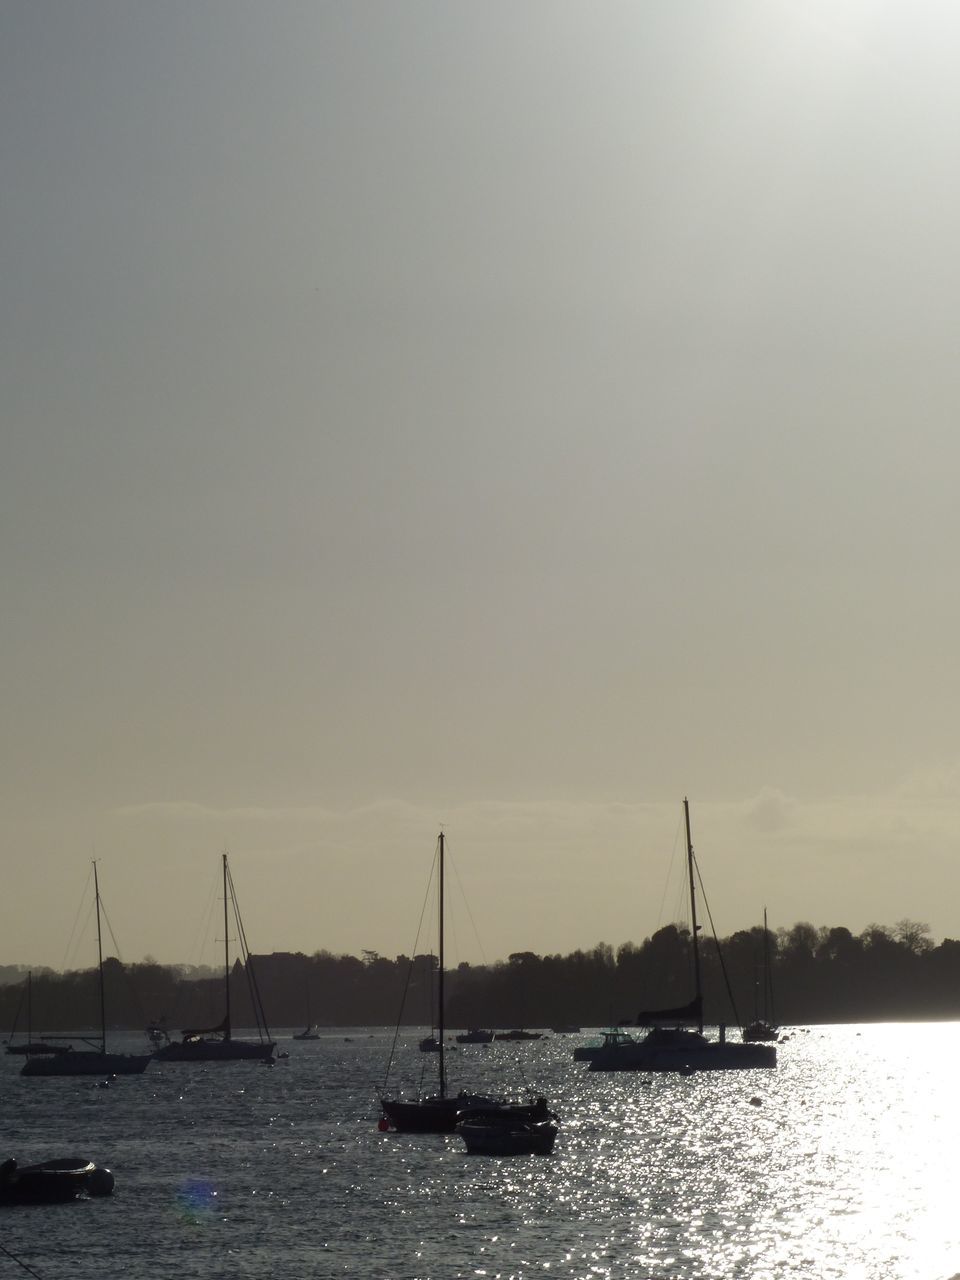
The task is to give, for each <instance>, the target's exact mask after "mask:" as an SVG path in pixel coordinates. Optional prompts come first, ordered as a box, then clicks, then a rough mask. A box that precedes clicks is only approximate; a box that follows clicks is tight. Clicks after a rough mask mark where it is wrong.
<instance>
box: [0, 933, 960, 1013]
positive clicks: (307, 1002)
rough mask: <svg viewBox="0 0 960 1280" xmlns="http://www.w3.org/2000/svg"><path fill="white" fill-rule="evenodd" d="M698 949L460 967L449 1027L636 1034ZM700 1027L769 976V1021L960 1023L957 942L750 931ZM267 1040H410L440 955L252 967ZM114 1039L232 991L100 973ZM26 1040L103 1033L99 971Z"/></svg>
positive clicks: (713, 967)
mask: <svg viewBox="0 0 960 1280" xmlns="http://www.w3.org/2000/svg"><path fill="white" fill-rule="evenodd" d="M692 951H693V948H692V939H691V936H690V932H689V929H688V928H687V927H685V926H683V925H667V926H666V927H665V928H662V929H659V930H657V932H656V933H654V934H653V935H652V936H651V937H649V938H645V939H644V940H643V942H642V943H639V944H635V943H624V944H623V945H622V946H620V947H619V948H617V949H616V950H614V949H613V948H612V947H610V946H608V945H607V944H606V943H599V944H598V945H597V946H595V947H593V948H592V949H591V950H588V951H574V952H572V953H570V954H569V955H546V956H540V955H537V954H536V953H534V952H532V951H519V952H514V953H513V954H512V955H511V956H509V958H508V959H507V960H505V961H500V962H498V963H495V964H490V965H471V964H468V963H463V964H460V965H459V966H458V967H457V968H456V969H453V970H450V971H449V972H447V973H446V974H445V989H446V1001H445V1023H446V1026H447V1027H449V1028H451V1029H452V1028H465V1027H501V1028H503V1027H551V1026H560V1025H568V1024H576V1025H580V1026H606V1025H612V1024H614V1023H617V1022H624V1023H630V1022H632V1021H634V1020H635V1018H636V1015H637V1012H638V1011H639V1010H641V1009H654V1008H657V1007H668V1006H671V1005H680V1004H685V1003H687V1002H688V1001H689V1000H690V999H691V996H692V994H693V988H692ZM700 959H701V971H702V979H703V991H704V1014H705V1018H706V1020H707V1021H708V1022H726V1023H728V1024H731V1025H732V1024H736V1023H737V1022H740V1023H745V1022H748V1021H750V1020H751V1019H752V1018H753V1017H754V1016H756V1015H757V1013H759V1012H760V1011H761V1010H760V1008H759V1001H760V997H761V994H762V991H763V988H764V972H765V970H764V964H765V960H767V959H768V961H769V972H770V979H771V981H770V986H771V987H772V991H773V997H774V1007H773V1009H772V1010H770V1012H771V1014H772V1016H773V1017H774V1018H775V1019H776V1020H777V1021H779V1022H780V1023H782V1024H784V1025H796V1024H802V1023H827V1022H869V1021H900V1020H909V1019H918V1020H920V1019H949V1018H957V1017H960V942H958V941H955V940H953V939H950V938H947V939H944V941H943V942H941V943H940V944H939V945H934V943H933V941H932V940H931V938H930V933H929V929H928V927H927V926H926V925H924V924H919V923H917V922H915V921H910V920H901V921H899V922H898V923H897V924H896V925H895V926H893V927H888V926H883V925H870V926H869V927H868V928H866V929H865V930H863V932H861V933H859V934H853V933H851V931H850V930H849V929H846V928H843V927H840V926H835V927H829V928H828V927H819V928H818V927H815V926H814V925H812V924H808V923H800V924H795V925H793V927H792V928H790V929H780V930H777V931H776V932H774V931H767V932H766V933H765V932H764V930H763V929H762V928H760V927H756V928H753V929H750V930H742V931H740V932H737V933H734V934H732V935H731V936H729V937H727V938H725V939H722V940H720V941H719V942H718V943H716V944H715V943H714V941H713V940H711V939H709V938H705V937H703V935H701V937H700ZM250 963H252V964H253V965H254V967H255V971H256V980H257V985H258V987H259V990H260V993H261V996H262V997H263V1002H264V1006H265V1009H266V1012H267V1017H268V1020H269V1022H270V1025H271V1026H272V1027H285V1026H301V1025H306V1024H307V1023H311V1022H313V1023H318V1024H319V1025H321V1026H369V1025H372V1026H383V1025H392V1024H394V1023H396V1022H398V1021H399V1022H401V1023H402V1024H404V1025H408V1026H419V1025H430V1024H434V1023H435V1022H436V1005H435V993H436V985H437V984H436V980H435V979H436V968H437V960H436V957H434V956H432V955H418V956H415V957H413V958H412V959H411V958H410V957H407V956H397V957H395V958H394V959H393V960H390V959H387V958H385V957H383V956H380V955H378V954H377V953H376V952H373V951H365V952H364V953H363V954H362V955H361V956H359V957H358V956H351V955H332V954H331V953H329V952H327V951H318V952H316V953H315V954H313V955H309V956H308V955H305V954H303V953H299V952H297V953H289V952H275V953H273V954H272V955H262V956H254V957H252V959H251V961H250ZM7 976H9V977H15V976H19V977H20V978H21V981H19V982H11V983H10V984H9V985H6V986H3V987H0V1028H3V1029H4V1030H5V1032H6V1034H7V1035H9V1034H10V1032H11V1031H12V1030H13V1029H14V1026H16V1031H17V1034H18V1036H19V1035H21V1034H26V1010H25V978H26V973H25V971H23V970H21V971H20V973H19V975H17V974H16V973H15V972H11V971H10V969H9V967H8V970H7ZM245 979H246V975H245V974H244V969H243V965H242V964H241V962H240V961H239V960H238V961H237V962H236V963H235V965H234V967H233V970H232V972H231V975H230V1000H231V1008H232V1012H233V1023H234V1025H235V1026H249V1025H251V1024H252V1023H253V1022H254V1018H253V1012H252V1005H251V1002H250V997H249V993H248V983H247V981H246V980H245ZM104 988H105V998H106V1007H107V1018H108V1022H109V1024H110V1026H111V1027H114V1028H118V1029H128V1030H136V1029H140V1028H143V1027H145V1026H146V1025H147V1024H148V1023H150V1022H153V1021H157V1020H161V1019H162V1020H164V1022H165V1023H166V1025H167V1026H168V1027H169V1028H170V1030H171V1032H174V1031H176V1030H179V1029H182V1028H184V1027H204V1026H210V1027H212V1026H215V1025H217V1024H218V1023H219V1022H220V1021H221V1019H222V1018H223V1013H224V1001H225V994H226V993H225V990H224V977H223V975H222V974H220V975H219V976H214V975H212V974H211V973H210V972H209V971H200V972H198V971H196V970H190V969H187V968H184V967H180V966H168V965H160V964H156V963H154V962H152V961H145V962H143V963H140V964H128V965H124V964H122V963H121V962H120V961H119V960H116V959H108V960H105V961H104ZM30 1007H31V1011H32V1015H31V1016H32V1028H31V1029H32V1032H33V1034H34V1035H37V1034H40V1033H41V1032H43V1031H49V1032H55V1031H75V1030H82V1029H87V1028H91V1027H94V1026H97V1025H98V1024H99V1016H100V1015H99V1009H100V1004H99V986H98V982H97V973H96V970H71V971H68V972H65V973H57V972H54V971H52V970H43V971H41V972H36V971H35V972H34V974H33V978H32V985H31V1001H30Z"/></svg>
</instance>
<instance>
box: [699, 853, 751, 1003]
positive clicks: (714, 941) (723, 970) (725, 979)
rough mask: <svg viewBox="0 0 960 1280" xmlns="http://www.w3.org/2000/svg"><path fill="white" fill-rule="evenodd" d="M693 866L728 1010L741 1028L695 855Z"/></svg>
mask: <svg viewBox="0 0 960 1280" xmlns="http://www.w3.org/2000/svg"><path fill="white" fill-rule="evenodd" d="M693 865H694V869H695V870H696V873H697V884H699V886H700V897H701V898H702V899H703V905H704V907H706V910H707V919H708V920H709V921H710V932H711V933H712V934H713V944H714V946H715V947H716V948H717V959H718V960H719V961H720V972H721V973H722V974H723V984H724V986H725V987H726V989H727V998H728V999H729V1001H730V1008H731V1009H732V1010H733V1017H734V1021H735V1022H736V1024H737V1026H738V1027H742V1026H743V1023H742V1022H741V1021H740V1014H739V1013H738V1012H737V1002H736V1000H734V998H733V987H732V986H731V985H730V975H729V974H728V973H727V966H726V964H725V963H724V959H723V952H722V951H721V950H720V939H719V938H718V937H717V927H716V925H715V924H714V923H713V912H712V911H711V910H710V903H709V902H708V901H707V891H706V889H704V887H703V876H702V875H701V874H700V864H699V863H698V862H697V855H696V854H694V855H693Z"/></svg>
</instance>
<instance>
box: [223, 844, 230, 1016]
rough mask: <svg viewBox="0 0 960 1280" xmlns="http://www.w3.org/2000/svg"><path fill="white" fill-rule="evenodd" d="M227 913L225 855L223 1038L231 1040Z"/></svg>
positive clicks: (224, 858) (225, 862) (224, 860)
mask: <svg viewBox="0 0 960 1280" xmlns="http://www.w3.org/2000/svg"><path fill="white" fill-rule="evenodd" d="M229 923H230V922H229V916H228V912H227V855H226V854H224V855H223V988H224V995H225V997H226V1010H227V1016H226V1017H225V1018H224V1020H223V1033H224V1034H223V1038H224V1039H225V1040H229V1039H230V928H229Z"/></svg>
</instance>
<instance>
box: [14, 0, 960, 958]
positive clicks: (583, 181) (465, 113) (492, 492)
mask: <svg viewBox="0 0 960 1280" xmlns="http://www.w3.org/2000/svg"><path fill="white" fill-rule="evenodd" d="M958 52H960V8H958V7H957V6H956V4H955V3H953V2H952V0H943V2H942V3H933V2H930V0H920V2H919V3H918V2H917V0H911V2H910V3H907V0H894V2H893V3H883V2H882V0H803V3H800V2H799V0H797V2H796V3H792V2H789V0H755V2H753V0H730V2H728V3H721V2H720V0H658V2H655V0H631V2H630V3H599V4H598V3H593V2H592V0H591V2H588V0H583V2H581V3H564V2H562V0H523V3H519V4H518V3H516V0H501V2H498V0H492V2H491V0H482V2H480V0H476V2H474V3H470V4H468V3H457V2H456V0H435V2H430V0H404V2H403V3H374V2H373V0H361V2H358V3H350V2H347V0H341V2H340V3H320V2H319V0H316V2H308V0H300V2H298V3H293V2H291V0H279V2H277V0H271V3H270V4H263V3H256V4H255V3H250V2H244V0H203V2H201V3H197V2H196V0H183V2H180V0H164V3H155V2H154V0H139V2H138V0H113V2H108V0H84V3H83V4H77V3H74V0H60V2H58V3H55V2H52V0H0V387H2V396H0V421H2V467H0V521H2V523H0V574H2V579H0V581H2V609H0V679H2V690H3V700H2V709H3V711H2V717H0V788H2V803H0V841H2V850H3V875H4V894H3V904H4V906H3V912H2V921H0V962H6V963H13V962H21V963H24V964H52V965H56V966H58V967H59V966H60V965H61V964H62V963H63V962H64V960H65V949H66V947H67V942H68V937H69V933H70V928H71V923H72V921H73V919H74V916H75V914H76V909H77V904H78V902H79V899H80V895H81V891H82V888H83V885H84V882H85V881H86V878H87V874H88V870H89V860H90V858H91V857H93V856H94V855H96V856H97V857H98V858H100V859H101V883H102V888H103V893H104V898H105V900H106V902H107V905H108V910H109V913H110V919H111V921H112V924H113V926H114V929H115V932H116V934H117V938H118V941H119V943H120V947H121V953H122V954H123V956H124V958H125V959H128V960H136V959H139V958H141V957H142V956H144V955H145V954H151V955H153V956H155V957H156V958H157V959H160V960H163V961H185V962H201V961H205V960H209V959H211V958H212V956H207V955H204V954H200V953H199V950H198V943H197V938H198V931H199V929H200V925H201V921H202V918H203V912H204V905H205V902H206V899H207V897H208V895H209V892H210V885H211V882H212V881H213V880H214V879H215V877H216V875H217V867H218V860H219V855H220V853H221V851H223V850H225V849H226V850H229V851H230V855H231V865H232V867H233V872H234V878H235V880H236V883H237V889H238V893H239V894H240V900H241V906H242V907H243V909H244V916H245V923H246V927H247V933H248V937H249V940H250V942H251V945H252V946H253V948H254V949H255V950H258V951H270V950H303V951H307V952H312V951H314V950H317V949H319V948H327V949H329V950H332V951H335V952H341V951H346V952H352V953H355V954H357V953H359V951H360V949H361V948H370V949H375V950H377V951H380V952H381V953H383V954H386V955H389V956H393V955H395V954H397V953H398V952H408V951H409V950H410V948H411V947H412V945H413V941H414V936H415V931H416V923H417V918H418V914H419V910H420V905H421V902H422V899H423V894H424V890H425V887H426V880H427V875H428V872H429V867H430V862H431V859H432V856H433V850H434V846H435V841H436V835H437V831H438V829H439V827H440V824H441V823H442V824H443V825H444V826H445V829H446V831H447V835H448V840H449V844H448V848H449V850H450V852H451V854H452V855H453V857H454V859H455V862H456V866H457V868H458V870H459V876H460V879H461V881H462V883H463V886H464V889H465V892H466V896H467V899H468V901H469V904H470V910H471V912H472V914H473V918H474V920H475V922H476V927H477V932H478V934H479V938H480V943H481V944H482V948H483V952H482V954H483V955H485V957H486V958H487V959H496V958H500V957H504V956H506V955H507V954H508V953H509V952H511V951H515V950H521V949H530V950H534V951H538V952H555V951H561V952H567V951H571V950H573V949H575V948H577V947H590V946H592V945H594V944H595V943H596V942H598V941H600V940H604V941H607V942H609V943H611V944H612V945H614V946H616V945H618V944H619V943H621V942H624V941H626V940H635V941H640V940H642V938H643V937H644V936H647V935H648V934H650V933H651V932H652V931H653V930H654V929H656V928H657V927H659V926H660V925H662V924H664V923H668V922H669V921H670V920H672V919H675V918H676V913H675V911H674V910H673V909H672V905H673V904H672V901H671V900H669V899H667V898H665V894H664V884H665V880H666V877H667V872H668V868H669V866H670V862H671V858H672V857H673V855H674V852H675V850H676V847H677V841H678V836H679V833H680V823H681V820H682V809H681V804H682V799H683V796H684V795H685V794H686V795H689V796H690V799H691V805H692V813H693V822H694V839H695V844H696V847H697V851H698V856H699V859H700V864H701V868H702V871H703V875H704V878H705V881H706V884H707V889H708V893H709V895H710V899H711V906H712V908H713V912H714V917H715V919H716V923H717V927H718V929H719V930H720V932H721V933H730V932H732V931H733V930H735V929H738V928H744V927H749V926H751V925H753V924H755V923H759V920H760V917H761V913H762V909H763V905H764V904H766V905H767V907H768V909H769V913H770V922H771V925H773V926H775V927H776V926H779V925H791V924H793V923H794V922H796V921H798V920H809V921H811V922H813V923H814V924H818V925H819V924H831V925H832V924H843V925H847V926H848V927H850V928H852V929H853V930H854V931H859V930H860V929H862V928H864V927H865V926H866V925H867V924H869V923H871V922H879V923H884V924H893V923H894V922H896V921H897V920H899V919H901V918H903V917H910V918H912V919H915V920H920V921H925V922H927V923H929V924H930V926H931V929H932V931H933V935H934V937H935V938H937V939H939V938H941V937H943V936H944V935H946V936H953V937H958V936H960V865H958V857H957V854H958V849H960V740H958V739H960V732H958V727H957V725H958V704H960V699H958V693H960V689H958V685H960V595H958V591H957V583H956V576H957V575H956V567H955V566H956V561H957V549H958V545H960V502H958V494H957V491H958V474H960V432H958V408H960V359H958V355H960V314H958V313H960V255H958V253H957V235H958V232H957V228H958V226H960V143H958V138H960V78H958V76H957V70H956V68H957V58H958ZM681 843H682V840H681ZM221 932H222V930H221ZM462 943H463V945H462V948H461V950H462V954H461V955H460V956H459V958H462V959H469V960H476V959H479V958H481V952H480V951H479V949H478V946H477V945H476V944H475V943H474V942H472V941H471V940H470V939H469V938H467V937H466V936H465V935H464V937H463V938H462ZM456 958H457V957H456V956H454V959H456ZM91 959H92V954H91V955H84V954H80V955H78V956H76V957H73V962H74V963H77V964H85V963H89V962H90V960H91Z"/></svg>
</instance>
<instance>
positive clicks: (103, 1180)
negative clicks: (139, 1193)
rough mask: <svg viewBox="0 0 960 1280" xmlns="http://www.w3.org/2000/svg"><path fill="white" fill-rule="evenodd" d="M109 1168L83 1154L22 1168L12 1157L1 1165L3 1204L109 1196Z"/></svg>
mask: <svg viewBox="0 0 960 1280" xmlns="http://www.w3.org/2000/svg"><path fill="white" fill-rule="evenodd" d="M113 1187H114V1177H113V1174H112V1173H111V1172H110V1170H109V1169H105V1168H104V1167H103V1166H102V1165H97V1164H94V1163H93V1161H92V1160H85V1159H83V1157H81V1156H64V1157H62V1158H61V1159H58V1160H43V1161H41V1162H40V1163H39V1164H28V1165H23V1166H22V1167H21V1166H20V1165H18V1164H17V1162H16V1160H15V1159H13V1158H12V1157H11V1158H10V1159H9V1160H4V1161H3V1163H2V1164H0V1204H64V1203H65V1202H67V1201H69V1200H77V1199H79V1198H80V1197H81V1196H108V1195H110V1194H111V1193H112V1191H113Z"/></svg>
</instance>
